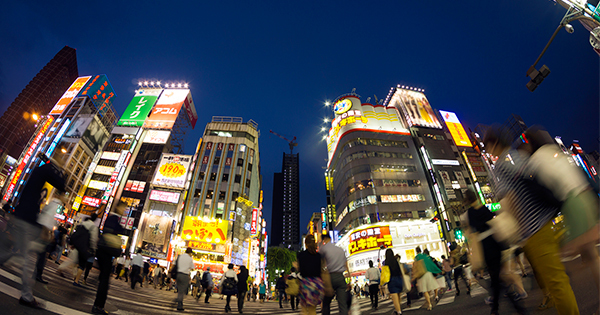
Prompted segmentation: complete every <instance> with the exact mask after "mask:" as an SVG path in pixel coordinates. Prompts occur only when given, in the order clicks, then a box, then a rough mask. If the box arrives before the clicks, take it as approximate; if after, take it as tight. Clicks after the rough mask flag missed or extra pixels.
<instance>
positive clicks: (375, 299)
mask: <svg viewBox="0 0 600 315" xmlns="http://www.w3.org/2000/svg"><path fill="white" fill-rule="evenodd" d="M369 296H370V297H371V305H372V306H373V307H375V308H377V306H378V304H379V283H375V284H369Z"/></svg>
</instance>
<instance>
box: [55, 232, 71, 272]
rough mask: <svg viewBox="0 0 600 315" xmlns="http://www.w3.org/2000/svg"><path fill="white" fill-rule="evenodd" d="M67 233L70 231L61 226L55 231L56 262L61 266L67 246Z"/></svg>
mask: <svg viewBox="0 0 600 315" xmlns="http://www.w3.org/2000/svg"><path fill="white" fill-rule="evenodd" d="M67 233H68V230H67V229H66V228H65V227H64V226H62V225H61V226H59V227H58V228H57V229H56V230H54V242H55V244H56V248H55V250H54V252H53V254H52V255H53V256H54V262H55V263H56V264H58V265H60V258H61V257H62V255H63V251H64V250H65V244H66V242H67Z"/></svg>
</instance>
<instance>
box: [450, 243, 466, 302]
mask: <svg viewBox="0 0 600 315" xmlns="http://www.w3.org/2000/svg"><path fill="white" fill-rule="evenodd" d="M468 262H469V260H468V257H467V255H466V253H464V252H463V251H462V247H461V246H460V245H458V244H457V243H456V242H452V243H451V244H450V265H451V266H452V268H453V270H452V272H453V273H454V287H455V288H456V295H457V296H458V295H460V288H459V287H458V279H462V280H463V281H464V283H465V285H466V286H467V294H468V295H470V294H471V286H470V285H469V281H468V280H467V278H466V276H465V273H464V268H463V266H464V265H466V264H467V263H468Z"/></svg>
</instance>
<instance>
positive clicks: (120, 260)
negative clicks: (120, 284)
mask: <svg viewBox="0 0 600 315" xmlns="http://www.w3.org/2000/svg"><path fill="white" fill-rule="evenodd" d="M115 260H116V261H117V268H116V269H115V271H116V273H117V276H116V277H115V280H119V279H121V270H123V266H124V265H125V257H124V256H119V257H118V258H117V259H115Z"/></svg>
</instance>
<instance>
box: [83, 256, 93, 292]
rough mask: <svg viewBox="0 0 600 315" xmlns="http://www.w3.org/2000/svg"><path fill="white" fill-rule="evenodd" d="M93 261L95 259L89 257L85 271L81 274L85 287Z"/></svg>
mask: <svg viewBox="0 0 600 315" xmlns="http://www.w3.org/2000/svg"><path fill="white" fill-rule="evenodd" d="M95 260H96V257H94V256H90V257H88V259H87V261H86V262H85V271H84V273H83V284H85V285H87V278H88V276H89V275H90V271H91V270H92V267H94V261H95Z"/></svg>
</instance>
